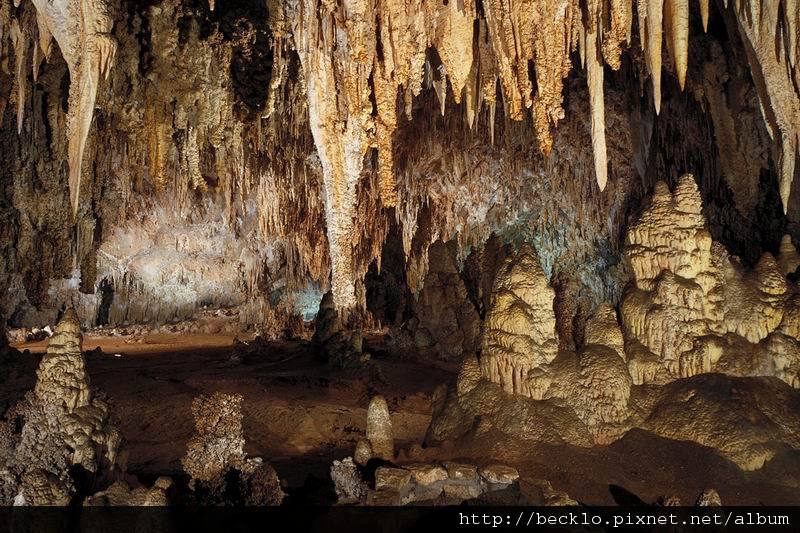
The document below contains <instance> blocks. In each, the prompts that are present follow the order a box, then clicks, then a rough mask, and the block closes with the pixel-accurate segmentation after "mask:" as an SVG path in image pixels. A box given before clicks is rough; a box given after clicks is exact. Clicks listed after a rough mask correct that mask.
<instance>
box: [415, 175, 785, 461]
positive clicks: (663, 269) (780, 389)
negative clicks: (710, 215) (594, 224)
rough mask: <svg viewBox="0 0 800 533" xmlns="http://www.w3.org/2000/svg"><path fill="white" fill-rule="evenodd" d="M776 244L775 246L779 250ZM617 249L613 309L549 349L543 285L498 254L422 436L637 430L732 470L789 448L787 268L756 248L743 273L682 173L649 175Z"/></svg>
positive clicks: (518, 256)
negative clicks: (709, 455) (708, 452)
mask: <svg viewBox="0 0 800 533" xmlns="http://www.w3.org/2000/svg"><path fill="white" fill-rule="evenodd" d="M782 242H783V244H782V245H781V246H782V254H781V255H780V256H779V257H784V258H786V257H790V254H791V249H790V248H789V246H790V245H791V243H790V242H789V243H788V245H787V240H786V239H784V240H783V241H782ZM624 257H625V260H626V262H627V264H628V267H629V269H630V271H631V274H632V276H631V278H632V279H631V282H630V286H629V287H628V289H627V290H626V292H625V295H624V297H623V299H622V302H621V304H620V313H619V317H618V316H617V312H616V310H615V308H614V307H613V306H611V305H609V304H601V305H599V306H598V307H597V308H596V309H595V311H594V313H593V314H592V315H591V316H590V317H589V318H588V320H587V321H586V325H585V331H584V334H583V336H582V337H583V345H582V346H581V347H579V349H578V350H577V351H574V352H573V351H570V350H568V349H561V350H559V349H558V339H557V338H556V333H555V318H554V313H553V291H552V289H551V288H550V287H549V284H548V282H547V280H546V279H544V278H543V275H542V272H541V268H540V267H539V265H538V263H537V262H536V259H535V255H533V252H532V250H531V249H530V248H528V247H527V246H523V247H522V248H520V250H518V251H517V252H516V253H515V254H512V255H510V256H509V257H508V258H507V259H506V262H505V265H504V266H503V267H501V268H500V269H499V271H498V273H497V277H496V278H495V283H494V286H493V292H492V297H491V299H490V302H491V304H490V308H489V311H488V312H487V315H486V316H487V318H486V321H485V330H484V346H483V350H482V352H481V353H480V354H479V355H478V357H477V358H475V357H468V358H467V359H466V360H465V362H464V363H463V366H462V369H461V372H460V374H459V378H458V382H457V384H456V386H455V388H454V389H452V390H451V393H450V395H449V396H448V397H447V398H443V399H441V400H440V403H439V405H438V406H437V407H435V413H434V417H433V421H432V425H431V428H430V429H429V433H428V436H429V438H430V439H431V440H432V441H441V440H448V439H463V438H464V437H465V436H466V437H468V438H471V439H475V440H477V441H481V439H483V440H485V439H486V438H487V436H490V435H492V431H498V432H499V434H500V435H504V436H498V435H497V434H496V433H495V434H494V437H491V438H493V439H497V438H499V439H501V441H502V440H503V439H523V440H528V441H536V442H549V443H558V442H569V443H572V444H577V445H581V446H587V445H590V444H592V443H594V444H608V443H611V442H613V441H615V440H617V439H618V438H620V437H621V436H622V435H623V434H625V432H627V431H628V430H629V429H631V428H634V427H643V428H646V429H649V430H651V431H653V432H654V433H657V434H659V435H663V436H666V437H669V438H673V439H678V440H691V441H695V442H698V443H700V444H703V445H706V446H710V447H712V448H714V449H716V450H719V451H720V452H721V453H722V454H724V455H725V456H726V457H727V458H729V459H730V460H732V461H733V462H735V463H736V464H737V465H739V466H740V467H741V468H743V469H745V470H754V469H758V468H761V467H762V466H763V465H764V464H765V463H766V462H768V461H769V460H770V459H771V458H773V457H774V456H775V454H776V453H778V450H779V449H781V448H782V447H786V446H788V447H791V448H797V447H798V442H797V440H796V438H797V435H796V428H797V427H798V421H797V420H796V416H795V413H794V412H793V411H792V410H791V409H788V408H786V406H788V405H792V404H793V403H796V402H797V400H798V398H799V397H798V396H797V393H796V392H795V390H793V388H794V389H796V388H797V387H798V379H797V376H796V369H797V368H798V363H797V354H798V350H797V348H796V345H797V344H796V343H797V341H798V338H797V336H796V334H797V333H796V331H795V329H794V315H795V312H796V311H795V303H794V302H795V299H796V297H795V296H794V295H795V293H796V291H797V289H796V286H795V285H794V284H793V283H792V282H790V281H788V280H787V278H786V272H787V271H788V270H789V269H782V268H781V267H780V266H779V264H778V262H777V261H776V260H775V259H774V257H773V256H772V255H770V254H769V253H765V254H764V255H763V256H762V257H761V259H759V260H758V262H757V263H756V264H755V265H754V266H753V268H752V269H749V270H748V269H747V268H746V267H744V266H743V265H742V264H741V262H740V260H739V259H738V258H736V257H735V256H732V255H730V254H729V253H728V252H727V251H726V250H725V248H724V246H722V245H721V244H720V243H718V242H716V241H714V239H713V238H712V237H711V235H710V233H709V231H708V230H707V228H706V221H705V217H704V214H703V202H702V199H701V196H700V194H699V191H698V189H697V186H696V184H695V181H694V178H693V177H692V176H691V175H684V176H683V177H681V178H680V179H679V180H678V182H677V184H676V186H675V189H674V191H670V190H669V188H668V187H667V186H666V184H665V183H663V182H659V183H657V184H656V187H655V192H654V194H653V197H652V199H651V200H650V202H649V204H648V205H647V207H646V208H645V209H644V210H643V211H642V213H641V215H640V216H639V219H638V221H637V222H636V223H634V224H633V225H632V226H631V228H630V230H629V232H628V236H627V238H626V247H625V252H624ZM682 378H683V379H682ZM686 378H688V379H686ZM775 378H777V379H775ZM652 385H656V387H652ZM767 391H770V392H767ZM782 406H783V407H782ZM744 413H749V414H744ZM742 417H744V420H746V421H747V422H746V423H742V420H743V418H742Z"/></svg>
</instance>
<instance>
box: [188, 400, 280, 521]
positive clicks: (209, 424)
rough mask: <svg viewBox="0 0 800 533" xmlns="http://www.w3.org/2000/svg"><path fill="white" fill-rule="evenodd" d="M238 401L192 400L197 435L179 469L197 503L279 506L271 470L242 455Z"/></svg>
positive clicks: (240, 403) (240, 413)
mask: <svg viewBox="0 0 800 533" xmlns="http://www.w3.org/2000/svg"><path fill="white" fill-rule="evenodd" d="M242 401H243V398H242V396H241V395H239V394H224V393H221V392H216V393H214V394H212V395H211V396H198V397H197V398H195V399H194V400H193V401H192V416H193V417H194V425H195V433H194V436H193V437H192V439H191V440H190V441H189V443H188V445H187V450H186V455H185V456H184V457H183V459H181V465H182V466H183V469H184V471H185V472H186V473H187V474H189V476H190V477H191V484H192V486H193V487H194V489H195V492H196V494H197V495H196V497H197V498H198V500H199V502H200V503H204V504H212V505H221V504H228V505H279V504H280V503H281V501H282V500H283V490H282V489H281V486H280V480H279V479H278V475H277V473H276V472H275V469H274V468H272V466H270V465H269V464H266V463H264V462H263V461H262V459H261V458H260V457H248V456H247V454H245V452H244V430H243V428H242Z"/></svg>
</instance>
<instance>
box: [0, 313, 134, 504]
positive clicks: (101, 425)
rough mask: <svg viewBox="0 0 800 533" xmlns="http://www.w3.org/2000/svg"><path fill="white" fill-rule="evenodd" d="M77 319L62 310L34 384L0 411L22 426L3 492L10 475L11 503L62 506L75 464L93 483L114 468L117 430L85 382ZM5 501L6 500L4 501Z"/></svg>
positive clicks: (69, 493)
mask: <svg viewBox="0 0 800 533" xmlns="http://www.w3.org/2000/svg"><path fill="white" fill-rule="evenodd" d="M81 340H82V337H81V330H80V324H79V322H78V318H77V316H76V314H75V312H74V311H73V310H72V309H68V310H67V311H66V312H65V313H64V316H63V318H62V319H61V321H60V322H59V324H58V326H57V327H56V330H55V333H54V335H53V336H52V337H51V339H50V343H49V345H48V348H47V353H46V354H45V355H44V357H43V358H42V362H41V363H40V365H39V369H38V371H37V375H36V378H37V379H36V387H35V389H34V391H33V392H32V393H29V394H28V395H27V396H26V398H25V400H23V401H22V402H21V403H20V404H18V405H17V406H16V407H15V408H14V409H12V411H10V412H9V413H6V417H7V419H8V420H7V423H9V424H11V425H12V427H13V426H14V425H17V424H19V423H20V422H21V423H22V424H23V425H22V430H21V432H20V433H19V435H18V437H14V438H12V439H11V440H10V441H9V442H8V443H6V444H7V445H8V444H13V453H11V454H9V457H8V459H7V460H8V464H7V465H6V468H7V470H6V472H10V473H13V475H12V477H11V478H9V479H7V480H5V482H6V487H5V488H4V490H3V492H4V493H5V495H6V496H8V488H9V487H8V485H10V484H12V483H13V482H14V478H16V483H17V489H16V490H17V492H16V493H15V495H14V503H15V504H23V505H24V504H31V505H65V504H67V503H69V501H70V500H71V498H72V497H73V496H74V495H75V485H74V480H73V478H72V471H73V469H74V467H75V466H80V467H82V468H83V469H84V470H85V471H86V472H89V473H91V475H92V476H93V477H94V479H95V481H96V482H97V483H100V484H101V483H103V482H104V481H108V480H111V479H113V477H114V476H115V475H116V474H117V472H118V466H123V465H118V464H117V463H118V450H119V446H120V442H121V435H120V433H119V431H118V429H117V427H116V425H115V424H114V423H113V422H112V421H111V413H110V410H109V405H108V403H107V402H106V401H105V400H103V399H102V398H100V397H99V396H98V395H97V393H96V391H94V390H92V389H91V388H90V386H89V377H88V375H87V373H86V368H85V362H84V358H83V354H82V353H81ZM5 504H6V505H8V504H10V502H6V503H5Z"/></svg>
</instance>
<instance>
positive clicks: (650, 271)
mask: <svg viewBox="0 0 800 533" xmlns="http://www.w3.org/2000/svg"><path fill="white" fill-rule="evenodd" d="M701 208H702V202H701V198H700V193H699V192H698V190H697V186H696V185H695V182H694V179H693V177H692V176H690V175H686V176H683V177H682V178H681V179H680V180H679V181H678V185H677V186H676V188H675V191H674V192H670V191H669V189H668V188H667V187H666V185H665V184H663V183H659V184H657V186H656V191H655V194H654V196H653V199H652V203H651V205H650V206H649V207H648V208H647V209H645V211H644V212H643V213H642V216H641V218H640V219H639V221H638V222H637V223H636V224H635V225H634V226H633V227H631V230H630V232H629V234H628V238H627V243H626V247H625V252H624V255H625V258H626V260H627V261H628V264H629V265H630V267H631V271H632V273H633V278H634V279H633V285H634V286H633V287H631V289H630V290H629V291H628V293H627V294H626V295H625V297H624V299H623V301H622V304H621V312H622V320H623V324H624V325H625V329H626V332H627V334H628V335H629V341H630V346H631V350H630V353H629V359H628V365H629V368H630V371H631V376H632V378H633V380H634V382H635V383H637V384H642V383H666V382H669V381H672V380H673V379H676V378H678V377H688V376H692V375H695V374H699V373H704V372H711V371H714V370H718V371H724V372H725V373H728V374H731V375H743V376H746V375H776V376H778V377H780V378H781V379H783V380H784V381H786V382H787V383H789V384H790V385H792V386H795V387H796V386H797V377H796V376H795V375H794V374H793V371H791V370H788V371H787V370H786V369H788V368H790V367H791V368H794V367H796V363H789V360H793V359H794V357H795V356H794V355H793V350H791V349H789V350H787V349H785V348H784V347H783V346H785V345H787V344H791V342H792V341H790V340H786V339H784V337H785V335H783V334H782V333H780V332H779V331H778V330H779V328H780V327H781V324H782V323H783V322H784V320H786V321H787V322H789V321H791V320H792V319H791V317H790V316H788V315H786V313H785V311H786V310H787V305H790V304H788V303H787V302H788V301H789V296H790V293H789V287H788V285H787V281H786V278H785V275H784V274H785V271H786V270H788V269H789V268H790V267H788V266H784V268H781V266H779V264H778V263H777V262H776V260H775V259H774V258H773V257H772V255H770V254H768V253H765V254H764V255H763V256H762V257H761V259H760V260H759V262H758V264H757V265H756V266H755V268H754V269H753V270H752V271H751V272H747V271H746V270H745V268H744V267H742V265H741V264H740V263H739V261H738V259H737V258H735V257H731V256H729V255H728V253H727V252H726V251H725V249H724V247H723V246H721V245H720V244H718V243H715V242H713V241H712V239H711V236H710V235H709V233H708V231H707V230H706V227H705V219H704V217H703V214H702V209H701ZM788 245H789V246H790V245H791V242H789V243H788ZM791 256H792V252H791V250H790V249H789V248H788V246H787V244H786V243H785V242H784V245H783V252H782V255H781V258H782V261H783V262H784V263H791V262H792V261H793V260H792V259H791ZM787 327H788V326H787ZM778 335H780V337H778ZM779 344H780V345H781V346H782V347H781V348H778V347H777V346H778V345H779Z"/></svg>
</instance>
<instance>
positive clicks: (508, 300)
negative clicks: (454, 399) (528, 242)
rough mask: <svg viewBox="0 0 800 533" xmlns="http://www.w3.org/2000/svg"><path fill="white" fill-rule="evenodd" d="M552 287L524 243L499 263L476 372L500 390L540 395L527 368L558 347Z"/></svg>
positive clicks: (545, 361) (548, 357)
mask: <svg viewBox="0 0 800 533" xmlns="http://www.w3.org/2000/svg"><path fill="white" fill-rule="evenodd" d="M554 297H555V293H554V291H553V289H552V288H551V287H550V285H549V284H548V282H547V279H546V278H545V276H544V272H543V271H542V268H541V266H539V261H538V259H537V258H536V255H535V254H534V252H533V250H532V249H531V248H530V247H529V246H523V247H522V248H521V249H520V250H519V251H518V252H517V253H516V254H515V255H513V256H510V257H508V258H507V259H506V260H505V263H504V264H503V265H502V266H501V267H500V269H499V271H498V273H497V277H496V278H495V282H494V286H493V288H492V296H491V301H490V304H489V311H488V312H487V314H486V320H485V324H484V334H483V350H482V355H481V372H482V373H483V376H484V377H486V378H487V379H488V380H489V381H492V382H494V383H498V384H499V385H500V386H501V387H502V388H503V390H505V391H507V392H511V393H515V394H522V395H525V396H530V397H532V398H536V399H541V398H540V391H538V390H537V388H536V387H532V386H531V384H530V383H529V374H530V372H531V371H533V370H535V369H537V368H539V367H541V366H542V365H546V364H548V363H550V362H551V361H552V360H553V359H554V358H555V356H556V353H557V351H558V338H557V337H556V318H555V314H554V312H553V298H554Z"/></svg>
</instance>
